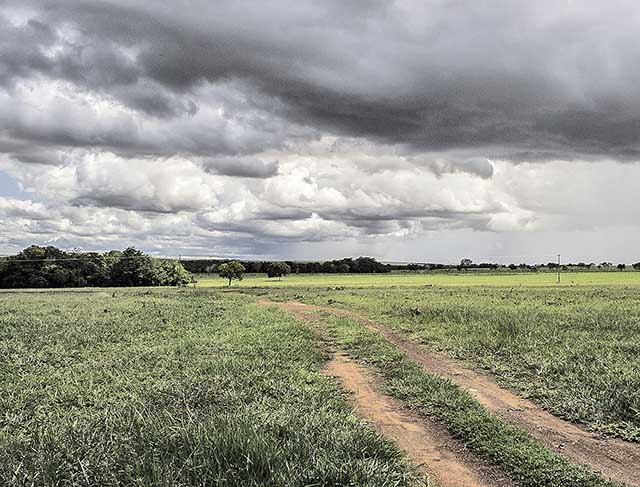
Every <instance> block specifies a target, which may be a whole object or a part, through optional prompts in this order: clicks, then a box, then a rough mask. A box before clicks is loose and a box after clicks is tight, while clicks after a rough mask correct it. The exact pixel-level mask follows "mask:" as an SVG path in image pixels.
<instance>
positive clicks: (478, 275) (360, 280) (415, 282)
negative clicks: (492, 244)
mask: <svg viewBox="0 0 640 487" xmlns="http://www.w3.org/2000/svg"><path fill="white" fill-rule="evenodd" d="M197 279H198V284H197V286H198V287H226V286H227V281H225V280H224V279H222V278H220V277H218V276H217V275H216V274H199V275H197ZM330 286H333V287H335V286H344V287H420V286H456V287H458V286H482V287H484V286H489V287H518V286H522V287H529V286H533V287H539V286H544V287H558V286H561V287H569V286H640V272H637V271H624V272H617V271H611V272H567V273H564V274H561V281H560V284H559V285H558V284H557V277H556V274H555V273H551V272H514V273H510V272H482V271H481V272H450V273H448V272H428V273H427V272H425V273H413V272H411V273H409V272H391V273H388V274H291V275H289V276H286V277H283V278H282V279H278V278H271V279H269V278H267V276H266V274H246V275H245V276H244V279H243V280H242V281H240V282H237V281H234V282H233V284H232V287H244V288H247V287H248V288H251V287H256V288H257V287H267V288H271V287H330Z"/></svg>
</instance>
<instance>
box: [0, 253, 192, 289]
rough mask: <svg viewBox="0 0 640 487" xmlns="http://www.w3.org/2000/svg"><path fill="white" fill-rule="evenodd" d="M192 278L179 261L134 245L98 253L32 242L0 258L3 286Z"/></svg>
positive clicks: (171, 282)
mask: <svg viewBox="0 0 640 487" xmlns="http://www.w3.org/2000/svg"><path fill="white" fill-rule="evenodd" d="M192 280H193V277H192V275H191V273H190V272H188V271H187V270H186V269H185V268H184V267H183V266H182V264H181V263H180V262H179V261H177V260H175V259H157V258H154V257H151V256H149V255H147V254H145V253H144V252H141V251H140V250H138V249H135V248H133V247H129V248H128V249H126V250H124V251H118V250H112V251H110V252H104V253H98V252H66V251H63V250H60V249H58V248H56V247H53V246H47V247H40V246H37V245H32V246H31V247H28V248H26V249H24V250H23V251H22V252H20V253H18V254H16V255H12V256H9V257H6V258H3V259H1V260H0V287H2V288H48V287H54V288H62V287H121V286H122V287H124V286H127V287H129V286H184V285H186V284H188V283H190V282H192Z"/></svg>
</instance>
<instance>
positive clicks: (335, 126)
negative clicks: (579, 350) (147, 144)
mask: <svg viewBox="0 0 640 487" xmlns="http://www.w3.org/2000/svg"><path fill="white" fill-rule="evenodd" d="M7 5H8V8H7V12H8V13H7V14H6V15H5V16H6V17H10V15H11V8H10V7H11V6H14V7H15V8H17V6H20V5H23V6H24V5H25V3H24V2H20V3H18V2H16V3H13V2H7ZM26 5H29V7H30V8H31V10H32V13H31V15H32V18H31V19H30V20H29V21H28V22H27V23H26V24H24V25H21V26H19V27H15V26H14V27H10V28H7V29H4V30H5V34H4V35H3V36H2V43H3V49H2V58H1V59H2V61H1V62H0V65H1V66H2V68H0V73H2V74H0V78H1V79H3V80H5V83H7V82H8V81H9V80H14V79H15V78H23V77H29V76H34V75H36V74H41V75H45V76H49V77H54V78H60V79H66V80H69V81H72V82H74V83H77V84H78V85H79V86H83V87H86V88H89V89H95V90H102V91H106V92H109V93H110V94H112V95H113V96H116V97H118V98H119V99H120V100H122V101H123V102H124V103H125V104H127V105H128V106H130V107H133V108H135V109H138V110H141V111H142V112H144V113H147V114H152V115H154V116H160V117H171V116H176V115H177V114H179V113H190V112H192V111H193V110H195V109H196V106H197V104H198V103H197V101H195V102H192V103H193V104H190V103H189V102H188V101H185V102H184V103H185V104H184V105H181V104H180V103H179V102H177V101H176V100H175V99H174V100H172V99H171V95H167V94H166V93H165V94H161V93H160V92H159V91H158V90H151V92H149V93H138V94H134V95H132V94H130V93H127V90H123V89H122V87H123V86H131V87H133V86H135V85H138V84H139V81H140V79H145V80H150V81H151V82H153V83H158V84H160V85H162V86H164V87H165V89H166V90H169V91H170V92H173V93H174V95H175V96H185V97H188V96H190V94H191V90H193V89H194V87H195V86H197V85H199V84H200V83H202V82H204V81H207V82H218V81H220V80H244V82H247V83H249V84H250V85H252V86H254V87H255V89H257V90H259V91H260V92H262V93H263V94H266V95H269V96H272V97H274V98H275V99H278V100H280V101H281V104H280V105H278V107H277V108H274V110H275V111H278V112H279V113H278V114H279V115H282V116H285V117H287V118H289V119H290V120H291V121H292V122H294V123H297V124H303V125H304V124H312V125H314V126H316V127H317V128H320V129H322V130H325V131H329V132H333V133H336V134H342V135H350V136H356V137H367V138H371V139H376V140H378V141H381V142H385V143H401V144H406V145H408V146H410V147H414V148H415V150H417V151H421V150H424V149H429V150H443V151H444V150H449V149H456V148H461V147H472V148H479V149H481V150H482V153H483V154H485V155H487V156H492V155H494V154H495V153H494V152H493V151H492V147H501V150H500V151H499V152H500V155H501V156H506V157H508V156H509V154H510V153H513V154H520V155H521V156H522V155H525V154H526V155H527V157H530V158H531V159H536V158H542V159H545V158H548V157H549V156H550V155H552V156H554V157H562V158H567V159H571V158H573V157H575V156H576V154H578V155H580V154H584V155H594V154H595V155H608V156H612V157H614V158H615V157H618V158H620V159H629V158H631V159H633V158H636V157H637V156H638V152H639V151H640V143H639V140H638V139H639V128H640V112H639V108H640V92H639V91H638V89H637V86H638V85H639V83H640V72H639V71H638V70H637V69H636V68H635V66H637V62H638V61H639V60H640V56H639V55H640V47H638V44H637V42H635V35H636V32H637V30H638V27H640V25H638V19H637V16H634V15H629V13H631V12H632V11H633V8H634V4H633V2H630V1H623V0H619V1H615V2H610V3H608V4H607V6H606V7H603V6H601V4H600V3H599V2H574V3H570V2H568V3H566V4H562V5H559V4H558V3H557V2H555V1H554V2H551V1H542V2H524V1H522V2H510V3H509V4H508V5H505V4H504V2H498V1H497V0H496V1H489V2H483V3H482V4H480V3H471V4H469V3H461V2H453V1H430V2H413V3H412V2H398V3H396V4H389V3H386V2H322V3H317V2H296V4H295V5H294V6H292V5H291V4H290V2H286V3H284V2H283V3H282V4H279V3H278V2H275V3H269V4H265V3H262V2H253V1H239V2H224V3H221V2H213V3H211V2H204V1H203V2H190V3H189V4H188V5H187V6H185V7H184V8H180V9H176V6H175V5H174V4H172V5H171V6H170V7H169V6H165V5H162V4H158V3H157V2H151V1H140V0H139V1H134V2H129V1H128V2H124V1H123V2H118V1H111V2H101V3H96V2H93V1H91V2H89V1H80V0H76V1H68V2H64V3H63V4H61V3H60V2H31V3H29V2H27V3H26ZM7 22H8V21H7V20H5V21H4V23H5V27H6V25H7ZM594 22H598V24H597V27H596V24H594ZM65 25H71V26H72V28H73V29H74V30H73V31H72V32H73V33H74V34H73V35H69V34H68V33H65V29H64V28H63V27H64V26H65ZM67 30H68V28H67ZM56 42H57V44H58V45H59V46H60V49H59V50H58V52H56V53H55V54H51V53H49V54H46V55H45V51H46V48H47V47H48V46H50V45H51V44H52V43H53V44H55V43H56ZM138 89H139V88H138ZM59 142H61V143H67V142H68V143H69V144H70V145H73V144H75V143H77V141H76V139H75V138H74V137H73V136H69V138H68V141H65V140H61V141H59ZM110 143H111V144H114V143H117V142H116V141H113V142H110ZM123 144H124V145H127V146H128V142H127V141H126V138H125V140H123ZM505 147H506V150H505ZM175 150H176V151H178V150H181V148H180V147H176V148H175Z"/></svg>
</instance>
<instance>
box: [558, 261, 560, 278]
mask: <svg viewBox="0 0 640 487" xmlns="http://www.w3.org/2000/svg"><path fill="white" fill-rule="evenodd" d="M558 284H560V254H558Z"/></svg>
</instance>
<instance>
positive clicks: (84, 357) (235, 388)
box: [0, 289, 422, 486]
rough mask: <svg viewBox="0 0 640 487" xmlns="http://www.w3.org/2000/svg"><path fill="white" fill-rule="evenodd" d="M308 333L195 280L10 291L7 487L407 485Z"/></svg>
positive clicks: (0, 458) (391, 451)
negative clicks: (186, 285) (153, 286)
mask: <svg viewBox="0 0 640 487" xmlns="http://www.w3.org/2000/svg"><path fill="white" fill-rule="evenodd" d="M322 361H323V354H322V352H321V351H320V350H319V349H318V347H317V342H316V340H315V339H314V337H313V335H312V334H311V332H310V331H309V330H308V329H307V328H306V327H305V326H303V325H301V324H300V323H298V322H296V321H294V320H293V319H292V318H289V317H287V316H286V315H283V314H282V313H279V312H276V311H274V310H270V309H268V308H264V307H260V306H258V305H256V304H253V302H252V300H251V299H250V298H248V297H247V296H233V295H230V294H221V293H212V292H202V291H198V290H195V291H194V290H193V289H182V290H180V289H174V290H171V289H161V290H154V291H150V290H117V291H116V292H113V291H112V290H109V291H98V290H93V291H89V290H87V291H70V290H63V291H49V292H28V293H23V292H15V291H14V292H2V293H0V484H1V485H3V486H4V485H6V486H24V485H33V486H52V485H60V486H62V485H65V486H81V485H82V486H87V485H100V486H109V485H112V486H115V485H136V486H145V485H149V486H151V485H153V486H162V485H165V486H196V485H221V486H223V485H229V486H237V485H243V486H265V485H266V486H269V485H271V486H282V485H293V486H295V485H300V486H303V485H304V486H309V485H365V486H382V485H393V486H410V485H420V484H421V483H422V480H421V479H420V478H419V477H418V476H416V475H415V474H414V473H413V471H412V469H411V467H409V466H408V465H407V463H406V462H405V461H404V459H403V457H402V456H401V455H400V454H399V452H398V451H397V449H396V448H395V447H394V446H393V445H392V444H390V443H389V442H388V441H386V440H385V439H383V438H381V437H380V436H379V435H378V434H377V433H375V432H374V431H373V430H372V429H371V428H370V427H368V426H366V425H365V424H364V423H363V422H362V421H360V420H359V419H357V418H356V417H355V416H354V415H353V414H352V412H351V409H350V407H349V406H347V404H346V402H345V397H344V396H343V394H342V393H341V392H339V390H338V389H337V387H336V384H335V381H333V380H331V379H328V378H326V377H323V376H322V375H321V374H320V373H319V367H320V365H321V363H322Z"/></svg>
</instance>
